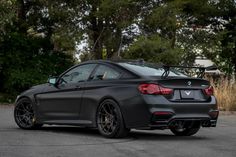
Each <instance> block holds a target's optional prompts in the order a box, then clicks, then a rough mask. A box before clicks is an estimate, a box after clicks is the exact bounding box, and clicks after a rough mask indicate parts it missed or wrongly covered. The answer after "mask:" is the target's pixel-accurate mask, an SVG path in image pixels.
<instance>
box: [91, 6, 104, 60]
mask: <svg viewBox="0 0 236 157" xmlns="http://www.w3.org/2000/svg"><path fill="white" fill-rule="evenodd" d="M97 5H98V4H97V3H96V2H94V4H93V6H92V12H91V15H92V17H91V24H92V27H91V29H92V41H93V49H92V52H93V56H94V59H102V45H103V44H102V33H103V23H102V20H101V19H98V18H97V16H96V12H97Z"/></svg>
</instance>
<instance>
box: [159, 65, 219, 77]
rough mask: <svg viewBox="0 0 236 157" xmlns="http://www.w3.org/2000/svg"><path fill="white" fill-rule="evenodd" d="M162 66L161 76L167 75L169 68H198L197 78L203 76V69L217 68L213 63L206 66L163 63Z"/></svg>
mask: <svg viewBox="0 0 236 157" xmlns="http://www.w3.org/2000/svg"><path fill="white" fill-rule="evenodd" d="M162 67H163V69H164V72H163V74H162V75H161V77H162V78H167V77H168V76H169V73H170V68H180V69H198V70H199V72H197V78H203V77H204V76H205V71H206V70H217V69H218V68H217V66H215V65H212V66H208V67H197V66H179V65H177V66H175V65H171V66H170V65H163V66H162Z"/></svg>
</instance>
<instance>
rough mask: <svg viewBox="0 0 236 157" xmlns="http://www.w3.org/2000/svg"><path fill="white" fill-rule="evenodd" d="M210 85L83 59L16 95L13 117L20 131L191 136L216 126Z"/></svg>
mask: <svg viewBox="0 0 236 157" xmlns="http://www.w3.org/2000/svg"><path fill="white" fill-rule="evenodd" d="M218 113H219V112H218V110H217V102H216V98H215V97H214V96H213V88H212V86H211V85H210V83H209V82H208V81H206V80H204V79H202V78H193V77H189V76H186V75H184V74H182V73H181V72H179V71H177V70H174V69H172V70H171V68H170V67H168V66H163V65H156V64H151V63H145V62H144V61H106V60H96V61H87V62H84V63H82V64H79V65H76V66H73V67H71V68H70V69H68V70H67V71H65V72H64V73H62V74H61V75H60V76H59V77H51V78H49V80H48V83H46V84H42V85H38V86H34V87H32V88H30V89H29V90H27V91H25V92H23V93H22V94H20V95H19V96H18V97H17V99H16V103H15V109H14V118H15V121H16V123H17V125H18V126H19V127H20V128H23V129H36V128H39V127H42V125H43V124H49V125H51V124H56V125H78V126H83V127H91V128H98V130H99V132H100V133H101V134H102V135H104V136H105V137H124V136H126V135H127V133H128V132H129V131H130V129H170V130H171V131H172V132H173V133H174V134H175V135H178V136H191V135H193V134H195V133H197V132H198V130H199V129H200V127H215V126H216V122H217V118H218Z"/></svg>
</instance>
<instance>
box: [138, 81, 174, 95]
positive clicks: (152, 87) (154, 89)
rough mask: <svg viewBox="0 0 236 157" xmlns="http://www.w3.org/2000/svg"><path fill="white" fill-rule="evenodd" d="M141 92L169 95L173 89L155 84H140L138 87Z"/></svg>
mask: <svg viewBox="0 0 236 157" xmlns="http://www.w3.org/2000/svg"><path fill="white" fill-rule="evenodd" d="M138 89H139V91H140V92H141V93H142V94H153V95H170V94H172V93H173V89H170V88H165V87H162V86H160V85H157V84H152V83H151V84H147V83H145V84H141V85H139V87H138Z"/></svg>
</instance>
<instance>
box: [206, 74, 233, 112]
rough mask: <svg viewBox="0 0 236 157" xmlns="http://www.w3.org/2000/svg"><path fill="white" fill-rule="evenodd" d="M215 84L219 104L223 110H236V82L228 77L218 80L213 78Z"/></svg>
mask: <svg viewBox="0 0 236 157" xmlns="http://www.w3.org/2000/svg"><path fill="white" fill-rule="evenodd" d="M211 83H212V85H213V86H214V92H215V93H214V94H215V96H216V98H217V102H218V106H219V109H220V110H223V111H232V110H234V111H236V96H235V93H236V84H235V83H234V84H232V83H230V81H229V80H228V79H226V78H222V79H219V80H218V81H217V82H213V81H212V80H211Z"/></svg>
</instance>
